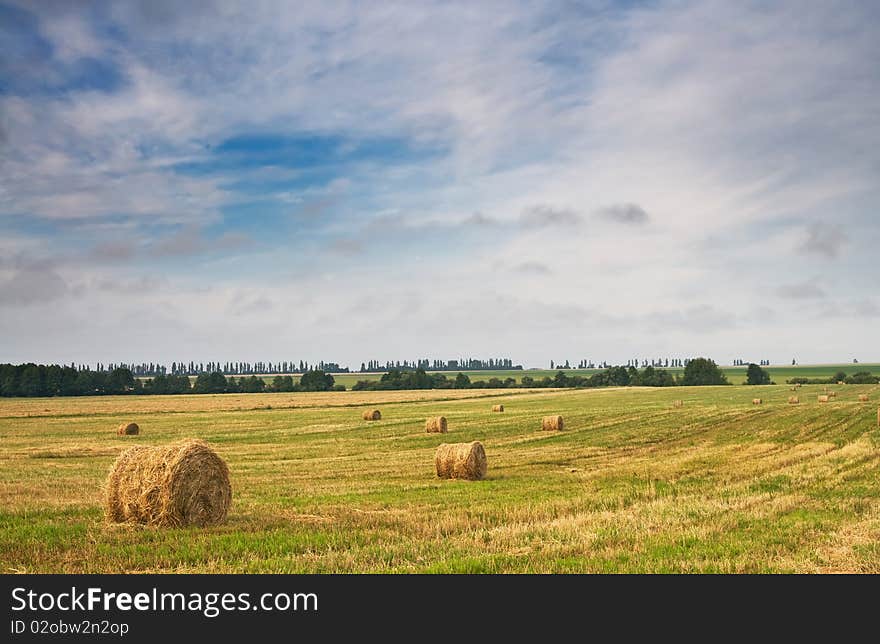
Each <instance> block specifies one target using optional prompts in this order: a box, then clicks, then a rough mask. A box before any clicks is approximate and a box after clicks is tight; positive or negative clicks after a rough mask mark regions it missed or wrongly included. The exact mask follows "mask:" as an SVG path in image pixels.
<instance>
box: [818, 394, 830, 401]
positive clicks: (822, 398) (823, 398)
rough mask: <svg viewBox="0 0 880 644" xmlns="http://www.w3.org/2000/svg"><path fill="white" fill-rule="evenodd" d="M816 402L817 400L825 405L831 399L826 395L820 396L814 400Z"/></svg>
mask: <svg viewBox="0 0 880 644" xmlns="http://www.w3.org/2000/svg"><path fill="white" fill-rule="evenodd" d="M816 400H818V401H819V402H820V403H827V402H828V401H829V400H831V399H830V398H829V397H828V395H827V394H821V395H819V396H818V397H817V398H816Z"/></svg>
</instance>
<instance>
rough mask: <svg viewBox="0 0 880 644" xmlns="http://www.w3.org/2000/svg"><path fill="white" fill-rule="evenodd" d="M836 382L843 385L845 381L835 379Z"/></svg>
mask: <svg viewBox="0 0 880 644" xmlns="http://www.w3.org/2000/svg"><path fill="white" fill-rule="evenodd" d="M837 384H838V385H845V384H846V383H845V382H844V381H843V380H838V381H837Z"/></svg>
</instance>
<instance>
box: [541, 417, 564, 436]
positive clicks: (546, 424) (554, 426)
mask: <svg viewBox="0 0 880 644" xmlns="http://www.w3.org/2000/svg"><path fill="white" fill-rule="evenodd" d="M563 424H564V423H563V421H562V416H544V418H542V419H541V429H542V430H544V431H551V432H553V431H555V432H561V431H562V427H563Z"/></svg>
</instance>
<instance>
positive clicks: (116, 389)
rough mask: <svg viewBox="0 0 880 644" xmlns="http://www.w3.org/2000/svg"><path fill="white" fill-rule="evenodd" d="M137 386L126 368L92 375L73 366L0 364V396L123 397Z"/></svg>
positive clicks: (86, 370)
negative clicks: (116, 395)
mask: <svg viewBox="0 0 880 644" xmlns="http://www.w3.org/2000/svg"><path fill="white" fill-rule="evenodd" d="M138 385H139V381H137V380H135V378H134V376H133V375H132V373H131V371H130V370H129V369H127V368H126V367H114V368H113V370H112V371H92V370H91V369H86V368H82V367H79V366H76V365H69V366H60V365H38V364H34V363H28V364H20V365H13V364H0V396H23V397H34V396H92V395H102V394H124V393H129V392H132V391H134V390H135V389H136V388H137V387H138Z"/></svg>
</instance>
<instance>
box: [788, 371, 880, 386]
mask: <svg viewBox="0 0 880 644" xmlns="http://www.w3.org/2000/svg"><path fill="white" fill-rule="evenodd" d="M786 382H787V383H788V384H790V385H835V384H837V383H838V382H845V383H846V384H848V385H877V384H880V376H875V375H873V374H872V373H870V372H869V371H859V372H857V373H854V374H853V375H851V376H847V375H846V372H845V371H838V372H837V373H835V374H834V375H833V376H831V377H830V378H800V377H798V378H790V379H789V380H786Z"/></svg>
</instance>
